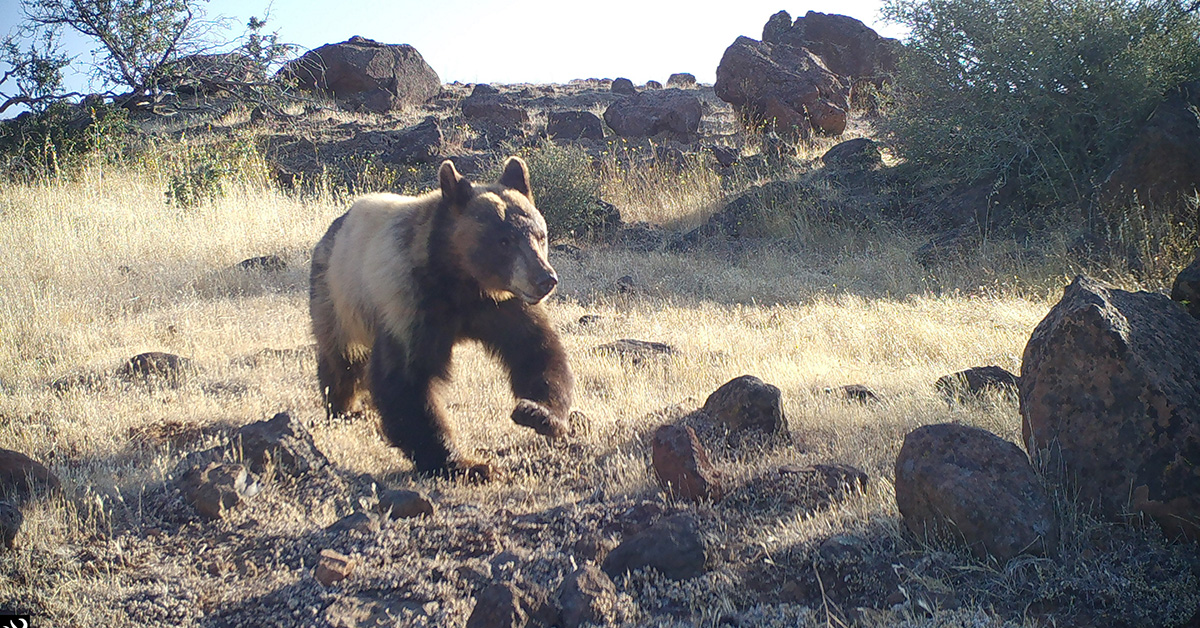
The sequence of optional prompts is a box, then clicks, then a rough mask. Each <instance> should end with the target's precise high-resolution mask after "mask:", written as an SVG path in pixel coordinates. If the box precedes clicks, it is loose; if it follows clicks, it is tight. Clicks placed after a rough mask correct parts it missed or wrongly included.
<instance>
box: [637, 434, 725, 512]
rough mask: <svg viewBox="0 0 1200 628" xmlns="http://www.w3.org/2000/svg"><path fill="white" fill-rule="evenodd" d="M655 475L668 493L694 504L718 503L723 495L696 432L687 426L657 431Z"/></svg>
mask: <svg viewBox="0 0 1200 628" xmlns="http://www.w3.org/2000/svg"><path fill="white" fill-rule="evenodd" d="M651 457H652V459H653V462H654V474H655V475H656V476H657V477H658V482H659V484H661V485H662V486H663V488H665V489H666V490H667V492H669V493H671V494H672V495H675V496H676V497H681V498H683V499H690V500H692V501H701V500H706V499H709V500H714V501H715V500H719V499H721V496H722V495H723V494H724V489H723V487H722V486H721V478H720V474H718V473H717V470H716V469H714V468H713V466H712V463H711V462H709V461H708V454H707V453H705V451H704V447H703V446H702V445H701V444H700V440H699V439H698V438H696V432H695V431H694V430H693V429H692V428H690V427H688V426H686V425H663V426H660V427H659V428H658V429H657V430H655V431H654V441H653V450H652V455H651Z"/></svg>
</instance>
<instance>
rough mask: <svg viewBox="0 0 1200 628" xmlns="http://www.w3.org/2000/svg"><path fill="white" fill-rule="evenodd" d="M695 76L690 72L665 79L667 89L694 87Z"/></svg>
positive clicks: (679, 73) (677, 73) (678, 73)
mask: <svg viewBox="0 0 1200 628" xmlns="http://www.w3.org/2000/svg"><path fill="white" fill-rule="evenodd" d="M695 86H696V75H695V74H692V73H690V72H676V73H675V74H672V75H671V76H669V77H667V87H681V88H687V87H695Z"/></svg>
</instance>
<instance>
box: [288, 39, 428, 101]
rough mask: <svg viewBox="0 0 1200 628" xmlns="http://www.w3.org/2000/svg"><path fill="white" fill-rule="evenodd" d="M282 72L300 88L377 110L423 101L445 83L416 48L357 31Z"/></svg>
mask: <svg viewBox="0 0 1200 628" xmlns="http://www.w3.org/2000/svg"><path fill="white" fill-rule="evenodd" d="M279 76H280V78H282V79H284V80H292V81H295V82H296V85H297V86H298V87H299V88H300V89H305V90H316V91H322V92H327V93H329V94H332V95H333V97H334V98H336V99H338V101H340V102H342V103H343V104H345V105H347V106H349V107H351V108H352V109H360V110H364V111H370V112H374V113H385V112H388V111H394V110H396V109H400V108H403V107H404V106H406V105H421V104H424V103H426V102H429V100H430V99H432V98H433V97H434V96H436V95H437V94H438V93H439V92H440V91H441V89H442V81H441V79H440V78H438V75H437V72H434V71H433V68H431V67H429V64H428V63H426V62H425V59H424V58H423V57H422V56H421V53H419V52H417V49H416V48H413V47H412V46H410V45H408V44H383V43H380V42H377V41H374V40H372V39H367V38H365V37H358V36H355V37H351V38H350V39H349V40H347V41H344V42H342V43H339V44H326V45H324V46H321V47H320V48H315V49H313V50H310V51H308V52H306V53H304V55H303V56H301V57H300V58H299V59H296V60H294V61H292V62H290V63H288V64H287V65H286V66H284V67H283V69H282V70H280V71H279Z"/></svg>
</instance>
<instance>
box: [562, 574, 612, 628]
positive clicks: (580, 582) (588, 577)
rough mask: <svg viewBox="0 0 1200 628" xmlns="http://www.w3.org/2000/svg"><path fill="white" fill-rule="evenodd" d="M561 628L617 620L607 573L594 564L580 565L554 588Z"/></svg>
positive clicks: (610, 622)
mask: <svg viewBox="0 0 1200 628" xmlns="http://www.w3.org/2000/svg"><path fill="white" fill-rule="evenodd" d="M558 604H559V607H560V608H561V609H562V611H561V613H560V617H561V621H562V626H563V628H580V627H581V626H584V625H587V624H598V625H601V626H610V625H614V624H615V623H616V622H617V620H618V618H617V612H616V609H617V588H616V586H614V585H613V581H612V579H610V578H609V577H608V574H606V573H604V572H603V571H601V570H600V569H599V568H598V567H596V566H595V565H591V564H588V565H584V566H582V567H580V568H579V569H576V570H575V571H573V572H571V573H570V574H567V577H566V578H563V581H562V585H560V586H559V588H558Z"/></svg>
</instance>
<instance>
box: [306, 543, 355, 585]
mask: <svg viewBox="0 0 1200 628" xmlns="http://www.w3.org/2000/svg"><path fill="white" fill-rule="evenodd" d="M354 566H355V563H354V561H353V560H351V559H350V557H349V556H346V555H345V554H342V553H340V552H336V551H334V550H331V549H324V550H321V557H320V558H319V559H317V566H316V568H315V569H314V570H313V577H314V578H316V579H317V582H320V583H321V584H322V585H324V586H330V585H332V584H333V583H335V582H341V581H342V580H345V579H346V578H349V577H350V574H352V573H354Z"/></svg>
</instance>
